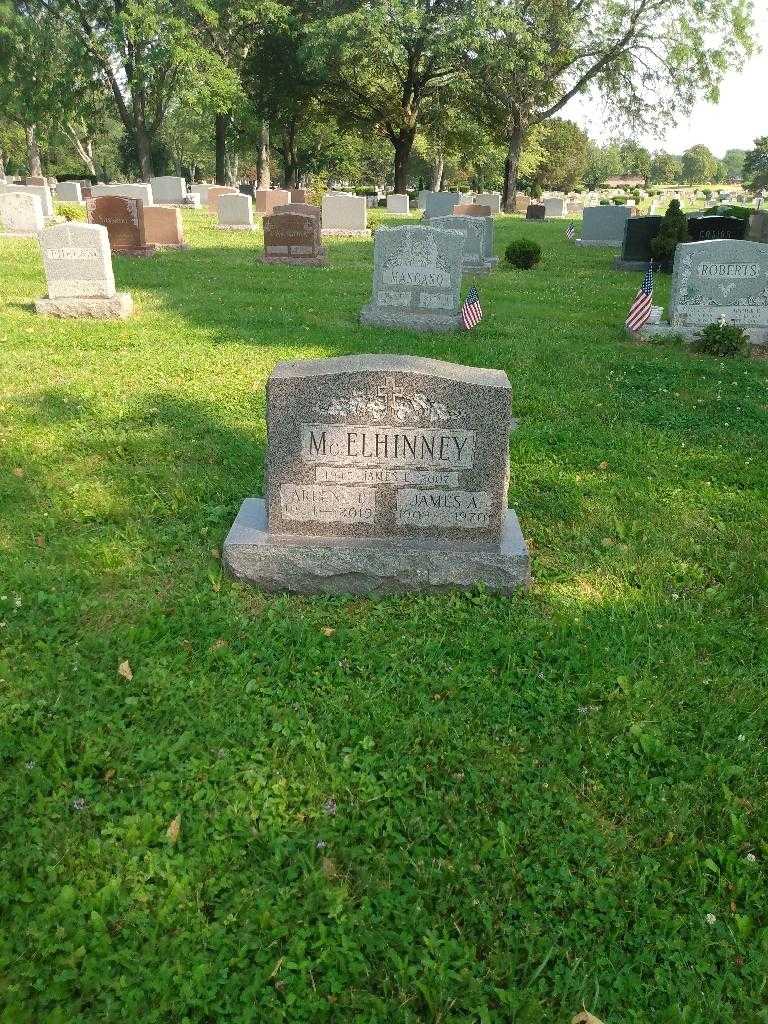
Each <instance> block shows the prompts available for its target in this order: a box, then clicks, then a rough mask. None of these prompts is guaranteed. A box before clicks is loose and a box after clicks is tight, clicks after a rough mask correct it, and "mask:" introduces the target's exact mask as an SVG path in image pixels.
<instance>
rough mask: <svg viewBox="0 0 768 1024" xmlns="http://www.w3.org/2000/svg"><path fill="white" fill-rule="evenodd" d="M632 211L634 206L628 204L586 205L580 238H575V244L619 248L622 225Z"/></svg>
mask: <svg viewBox="0 0 768 1024" xmlns="http://www.w3.org/2000/svg"><path fill="white" fill-rule="evenodd" d="M633 213H634V208H632V207H629V206H589V207H587V209H586V210H585V211H584V217H583V220H582V224H581V238H577V239H576V244H577V245H589V246H605V247H606V248H615V249H620V248H621V245H622V242H623V240H624V225H625V224H626V222H627V219H628V218H629V217H631V216H632V215H633Z"/></svg>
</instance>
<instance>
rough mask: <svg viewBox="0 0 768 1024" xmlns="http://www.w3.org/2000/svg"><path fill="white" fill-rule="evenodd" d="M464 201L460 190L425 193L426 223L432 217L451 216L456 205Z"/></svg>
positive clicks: (424, 217) (424, 218)
mask: <svg viewBox="0 0 768 1024" xmlns="http://www.w3.org/2000/svg"><path fill="white" fill-rule="evenodd" d="M461 202H462V195H461V193H460V192H427V193H425V204H424V216H423V218H422V219H423V220H424V222H425V223H426V222H427V221H428V220H430V219H431V218H432V217H450V215H451V214H452V213H453V208H454V206H458V205H459V204H460V203H461Z"/></svg>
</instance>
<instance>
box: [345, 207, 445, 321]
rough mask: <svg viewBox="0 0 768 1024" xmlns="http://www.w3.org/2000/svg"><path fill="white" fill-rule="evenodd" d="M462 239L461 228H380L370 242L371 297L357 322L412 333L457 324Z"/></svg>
mask: <svg viewBox="0 0 768 1024" xmlns="http://www.w3.org/2000/svg"><path fill="white" fill-rule="evenodd" d="M464 244H465V237H464V235H463V234H462V232H460V231H441V230H439V229H436V228H433V227H432V226H431V225H430V226H429V227H421V226H418V227H416V226H413V227H412V226H410V225H406V226H404V227H398V228H379V229H378V231H377V232H376V236H375V239H374V246H373V296H372V297H371V301H370V302H369V303H368V305H367V306H363V309H362V311H361V314H360V322H361V323H363V324H369V325H375V326H379V327H400V328H405V329H408V330H414V331H452V330H456V329H457V328H458V327H459V322H460V321H459V298H460V296H459V291H460V288H461V274H462V267H463V258H464Z"/></svg>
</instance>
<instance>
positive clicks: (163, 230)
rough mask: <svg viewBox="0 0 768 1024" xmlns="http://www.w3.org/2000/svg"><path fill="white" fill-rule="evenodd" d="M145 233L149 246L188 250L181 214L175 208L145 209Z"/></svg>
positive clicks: (156, 207) (153, 207)
mask: <svg viewBox="0 0 768 1024" xmlns="http://www.w3.org/2000/svg"><path fill="white" fill-rule="evenodd" d="M144 233H145V237H146V240H147V245H156V246H158V247H159V248H162V249H186V248H187V246H186V244H185V242H184V226H183V224H182V221H181V212H180V211H179V209H178V207H175V206H147V207H145V208H144Z"/></svg>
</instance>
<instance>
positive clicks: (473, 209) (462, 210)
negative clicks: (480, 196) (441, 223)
mask: <svg viewBox="0 0 768 1024" xmlns="http://www.w3.org/2000/svg"><path fill="white" fill-rule="evenodd" d="M452 213H453V215H454V217H490V216H491V208H490V206H481V205H480V204H479V203H457V204H456V206H454V208H453V211H452Z"/></svg>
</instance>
